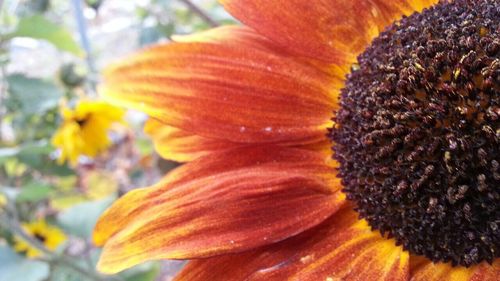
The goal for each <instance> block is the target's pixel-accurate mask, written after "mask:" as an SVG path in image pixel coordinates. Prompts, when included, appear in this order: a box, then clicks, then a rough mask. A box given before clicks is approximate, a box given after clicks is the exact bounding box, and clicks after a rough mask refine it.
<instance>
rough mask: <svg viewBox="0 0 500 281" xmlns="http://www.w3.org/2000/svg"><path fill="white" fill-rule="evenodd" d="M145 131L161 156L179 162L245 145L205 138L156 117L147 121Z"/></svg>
mask: <svg viewBox="0 0 500 281" xmlns="http://www.w3.org/2000/svg"><path fill="white" fill-rule="evenodd" d="M144 132H146V134H148V135H149V136H150V137H151V139H152V140H153V143H154V146H155V150H156V151H157V152H158V154H160V156H161V157H163V158H165V159H169V160H172V161H177V162H189V161H192V160H194V159H196V158H198V157H201V156H204V155H207V154H209V153H211V152H214V151H221V150H226V149H229V148H235V147H242V146H244V145H245V144H241V143H234V142H230V141H227V140H220V139H212V138H205V137H202V136H199V135H196V134H193V133H190V132H187V131H184V130H181V129H178V128H175V127H171V126H168V125H165V124H163V123H161V122H160V121H158V120H156V119H149V120H148V121H146V124H145V126H144Z"/></svg>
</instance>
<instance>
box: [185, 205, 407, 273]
mask: <svg viewBox="0 0 500 281" xmlns="http://www.w3.org/2000/svg"><path fill="white" fill-rule="evenodd" d="M394 243H395V242H394V241H393V240H387V239H384V238H382V237H381V236H380V234H379V233H378V232H372V231H370V228H369V227H368V225H367V224H366V222H365V221H359V220H357V214H356V213H355V212H354V211H352V210H351V209H350V208H345V209H343V210H342V211H338V212H337V213H335V215H333V216H332V217H331V218H330V219H328V220H327V221H325V222H324V223H322V224H321V225H320V226H318V227H316V228H314V229H311V230H309V231H307V232H304V233H303V234H301V235H299V236H297V237H293V238H290V239H288V240H286V241H283V242H280V243H278V244H276V245H273V246H269V247H264V248H262V249H260V250H255V251H249V252H246V253H242V254H236V255H228V256H222V257H216V258H210V259H204V260H195V261H191V262H190V263H189V264H188V265H187V266H186V267H185V268H184V269H183V271H182V272H181V273H180V274H179V276H178V278H177V280H190V281H196V280H200V281H201V280H266V281H267V280H304V281H307V280H311V281H316V280H394V281H399V280H408V279H409V256H408V254H407V253H406V252H403V250H402V249H401V248H400V247H396V246H395V245H394Z"/></svg>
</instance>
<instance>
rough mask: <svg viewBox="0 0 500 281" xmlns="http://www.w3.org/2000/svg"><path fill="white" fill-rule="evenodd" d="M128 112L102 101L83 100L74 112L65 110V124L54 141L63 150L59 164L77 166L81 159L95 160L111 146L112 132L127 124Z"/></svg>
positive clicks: (63, 111)
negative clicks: (124, 118) (65, 163)
mask: <svg viewBox="0 0 500 281" xmlns="http://www.w3.org/2000/svg"><path fill="white" fill-rule="evenodd" d="M124 113H125V112H124V110H122V109H120V108H117V107H114V106H112V105H109V104H107V103H104V102H100V101H80V102H79V103H78V104H77V105H76V106H75V108H74V109H71V108H63V110H62V117H63V123H62V124H61V126H60V127H59V129H58V130H57V131H56V133H55V134H54V136H53V138H52V144H53V145H54V146H55V147H57V148H59V149H60V156H59V162H60V163H64V162H65V161H69V162H70V163H71V165H76V164H77V162H78V157H79V156H81V155H85V156H88V157H95V156H97V155H98V154H99V153H101V152H102V151H104V150H106V149H107V148H108V147H109V146H110V145H111V140H110V138H109V136H108V132H109V130H110V128H111V126H112V125H113V124H115V123H119V122H122V121H123V116H124Z"/></svg>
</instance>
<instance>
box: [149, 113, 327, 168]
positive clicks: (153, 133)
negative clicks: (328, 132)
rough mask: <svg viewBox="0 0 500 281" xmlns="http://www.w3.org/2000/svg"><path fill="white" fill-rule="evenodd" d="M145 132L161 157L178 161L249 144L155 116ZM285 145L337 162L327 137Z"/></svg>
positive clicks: (150, 120) (186, 160)
mask: <svg viewBox="0 0 500 281" xmlns="http://www.w3.org/2000/svg"><path fill="white" fill-rule="evenodd" d="M144 132H145V133H146V134H148V135H149V136H150V137H151V139H152V140H153V144H154V146H155V150H156V151H157V152H158V154H160V156H161V157H163V158H165V159H168V160H172V161H177V162H190V161H193V160H195V159H196V158H199V157H201V156H204V155H207V154H209V153H212V152H216V151H222V150H227V149H234V148H237V147H245V146H248V144H245V143H236V142H231V141H228V140H223V139H222V140H221V139H214V138H206V137H202V136H199V135H197V134H194V133H191V132H187V131H184V130H181V129H178V128H175V127H171V126H168V125H165V124H163V123H161V122H160V121H158V120H156V119H153V118H150V119H149V120H148V121H146V124H145V126H144ZM285 145H286V146H289V147H298V148H304V149H308V150H313V151H318V152H321V153H323V154H324V155H325V159H326V161H327V162H331V163H332V165H334V164H335V163H334V160H333V159H332V158H331V143H330V141H329V140H328V139H327V138H325V139H324V140H323V141H321V142H316V143H312V144H306V145H294V144H293V143H291V144H286V143H285Z"/></svg>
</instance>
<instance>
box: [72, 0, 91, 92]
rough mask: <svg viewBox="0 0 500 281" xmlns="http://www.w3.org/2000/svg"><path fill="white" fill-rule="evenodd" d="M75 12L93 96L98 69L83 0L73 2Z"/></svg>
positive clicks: (73, 0)
mask: <svg viewBox="0 0 500 281" xmlns="http://www.w3.org/2000/svg"><path fill="white" fill-rule="evenodd" d="M71 2H72V4H73V10H74V13H75V19H76V25H77V28H78V34H79V35H80V43H81V45H82V48H83V50H84V51H85V60H86V61H87V67H88V68H89V77H88V78H87V81H88V83H89V86H90V89H89V90H90V91H91V93H92V94H93V95H95V94H96V92H97V84H96V81H97V80H96V75H97V69H96V66H95V63H94V57H93V55H92V48H91V46H90V40H89V36H88V32H87V22H86V20H85V17H84V16H83V6H82V0H72V1H71Z"/></svg>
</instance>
